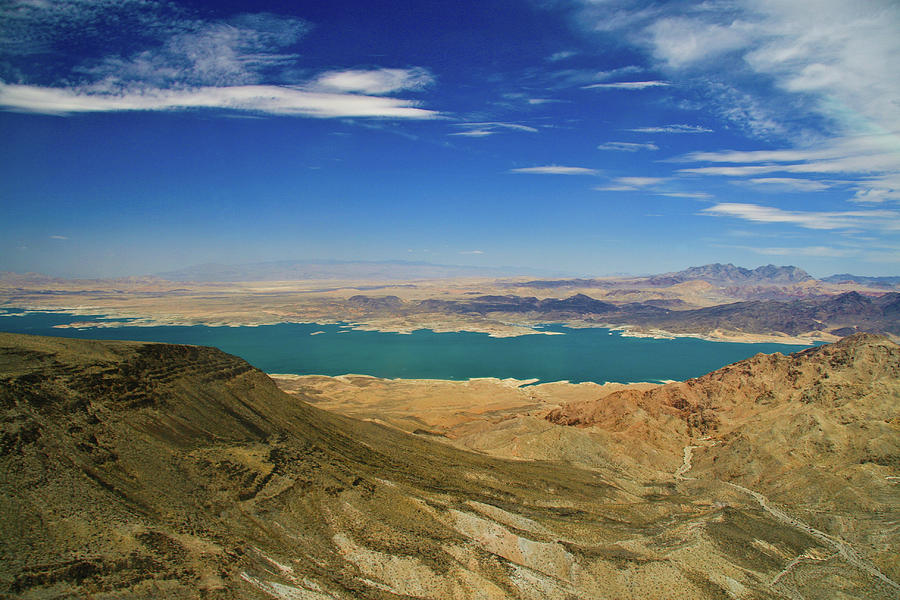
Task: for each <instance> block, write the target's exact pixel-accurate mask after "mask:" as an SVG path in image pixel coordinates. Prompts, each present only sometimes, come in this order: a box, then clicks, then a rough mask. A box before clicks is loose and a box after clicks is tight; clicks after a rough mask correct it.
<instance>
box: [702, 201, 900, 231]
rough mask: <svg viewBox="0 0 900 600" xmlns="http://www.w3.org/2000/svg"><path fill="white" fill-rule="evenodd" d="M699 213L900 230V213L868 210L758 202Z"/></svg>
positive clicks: (808, 226) (817, 225) (814, 226)
mask: <svg viewBox="0 0 900 600" xmlns="http://www.w3.org/2000/svg"><path fill="white" fill-rule="evenodd" d="M700 214H705V215H710V216H716V217H732V218H736V219H743V220H746V221H753V222H756V223H786V224H791V225H797V226H798V227H803V228H804V229H819V230H831V229H877V230H884V231H900V212H897V211H891V210H868V211H831V212H816V211H805V212H803V211H788V210H782V209H780V208H775V207H771V206H761V205H759V204H742V203H729V202H724V203H720V204H716V205H714V206H710V207H708V208H704V209H702V210H701V211H700Z"/></svg>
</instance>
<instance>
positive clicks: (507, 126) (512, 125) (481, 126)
mask: <svg viewBox="0 0 900 600" xmlns="http://www.w3.org/2000/svg"><path fill="white" fill-rule="evenodd" d="M455 125H456V126H457V127H475V128H478V129H487V128H491V129H496V128H499V129H512V130H514V131H527V132H528V133H537V132H538V129H537V128H536V127H531V126H530V125H521V124H519V123H502V122H499V121H486V122H482V123H456V124H455Z"/></svg>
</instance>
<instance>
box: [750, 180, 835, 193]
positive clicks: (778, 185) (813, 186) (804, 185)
mask: <svg viewBox="0 0 900 600" xmlns="http://www.w3.org/2000/svg"><path fill="white" fill-rule="evenodd" d="M747 183H751V184H753V185H761V186H765V187H772V188H774V189H778V190H784V189H788V190H796V191H799V192H821V191H823V190H827V189H829V188H830V187H831V186H830V185H829V184H827V183H824V182H821V181H814V180H811V179H796V178H793V177H756V178H753V179H748V180H747Z"/></svg>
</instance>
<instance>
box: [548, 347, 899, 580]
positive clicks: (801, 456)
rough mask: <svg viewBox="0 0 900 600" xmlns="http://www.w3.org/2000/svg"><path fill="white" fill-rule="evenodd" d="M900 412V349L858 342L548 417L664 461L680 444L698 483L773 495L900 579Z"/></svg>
mask: <svg viewBox="0 0 900 600" xmlns="http://www.w3.org/2000/svg"><path fill="white" fill-rule="evenodd" d="M898 407H900V347H898V346H897V345H896V344H894V343H893V342H891V341H889V340H888V339H886V338H883V337H879V336H873V335H868V334H856V335H852V336H850V337H847V338H844V339H843V340H841V341H839V342H837V343H835V344H830V345H825V346H820V347H817V348H811V349H809V350H805V351H803V352H798V353H796V354H792V355H789V356H783V355H781V354H773V355H763V354H759V355H757V356H755V357H753V358H750V359H748V360H745V361H741V362H738V363H735V364H733V365H730V366H727V367H724V368H722V369H719V370H718V371H714V372H712V373H710V374H708V375H704V376H703V377H698V378H696V379H691V380H688V381H685V382H680V383H672V384H669V385H665V386H660V387H658V388H654V389H651V390H647V391H632V390H626V391H622V392H617V393H614V394H612V395H610V396H608V397H606V398H604V399H603V400H602V401H584V402H579V403H574V404H570V405H568V406H566V407H563V408H561V409H558V410H555V411H553V412H552V413H550V415H548V417H547V418H548V419H549V420H550V421H552V422H554V423H558V424H565V425H580V426H590V427H596V428H599V429H601V430H604V431H608V432H619V433H620V434H621V433H623V432H624V433H630V434H631V435H636V436H641V435H642V436H644V440H645V443H646V444H648V445H650V446H651V447H658V448H659V449H660V450H661V451H662V452H665V451H668V452H671V447H672V444H673V443H674V442H673V440H675V439H678V437H679V436H680V437H681V439H682V440H684V444H685V446H686V447H690V446H693V448H692V450H691V456H693V455H694V454H696V458H694V460H693V463H692V464H691V475H692V476H693V477H696V478H698V479H701V480H702V479H707V480H720V481H726V482H729V483H733V484H737V485H740V486H744V487H746V488H750V489H752V490H755V491H757V492H760V493H762V494H765V495H766V496H768V497H769V498H771V499H772V500H774V501H776V502H779V503H782V504H783V505H786V506H788V507H790V509H791V514H793V515H795V516H798V517H800V518H802V519H803V520H804V521H805V522H806V523H808V524H810V525H811V526H814V527H817V528H820V529H822V530H823V531H826V532H828V533H829V534H832V535H835V536H840V537H842V538H843V539H845V540H848V541H850V542H852V543H853V545H854V546H855V547H858V548H865V549H866V550H867V551H868V553H869V556H870V557H871V559H872V560H873V561H874V562H875V563H876V564H877V565H878V566H879V568H880V569H881V570H882V571H883V572H885V573H888V574H890V576H891V577H893V579H894V580H897V579H898V577H900V560H898V556H897V554H896V552H894V549H895V548H896V547H897V545H898V543H900V536H898V534H897V532H896V529H895V528H893V525H892V523H894V522H895V520H896V519H897V518H900V496H898V494H897V483H898V481H900V412H898ZM647 432H649V434H648V433H647ZM660 432H665V435H661V434H660ZM687 457H688V454H686V455H685V459H686V460H689V459H688V458H687ZM897 589H900V588H897Z"/></svg>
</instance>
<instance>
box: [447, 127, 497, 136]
mask: <svg viewBox="0 0 900 600" xmlns="http://www.w3.org/2000/svg"><path fill="white" fill-rule="evenodd" d="M495 133H497V130H496V129H469V130H468V131H457V132H455V133H451V134H448V135H461V136H464V137H474V138H479V137H487V136H489V135H494V134H495Z"/></svg>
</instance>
